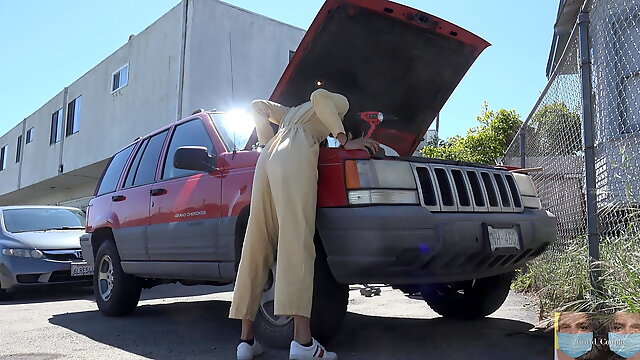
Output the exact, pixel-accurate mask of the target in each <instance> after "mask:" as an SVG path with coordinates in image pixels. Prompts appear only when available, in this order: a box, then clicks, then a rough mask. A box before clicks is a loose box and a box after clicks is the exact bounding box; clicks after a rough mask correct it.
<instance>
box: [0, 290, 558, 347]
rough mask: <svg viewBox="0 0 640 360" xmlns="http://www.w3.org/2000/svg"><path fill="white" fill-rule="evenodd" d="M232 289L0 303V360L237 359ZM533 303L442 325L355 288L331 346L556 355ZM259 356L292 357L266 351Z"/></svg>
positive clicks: (406, 301)
mask: <svg viewBox="0 0 640 360" xmlns="http://www.w3.org/2000/svg"><path fill="white" fill-rule="evenodd" d="M231 290H232V288H231V287H230V286H227V287H218V288H216V287H209V286H192V287H187V286H182V285H163V286H159V287H156V288H153V289H150V290H143V296H142V300H141V302H140V304H139V306H138V308H137V309H136V311H135V312H134V314H133V315H131V316H128V317H122V318H108V317H104V316H102V315H100V313H99V312H98V310H97V307H96V304H95V303H94V301H93V293H92V292H91V289H88V288H84V289H48V290H42V291H28V292H23V293H18V294H16V296H15V298H14V299H13V300H12V301H8V302H3V303H0V341H1V346H0V359H12V360H18V359H29V360H55V359H109V360H113V359H144V358H148V359H214V360H218V359H220V360H222V359H224V360H230V359H235V347H236V345H237V343H238V339H239V333H240V323H239V322H238V321H236V320H230V319H228V318H227V315H228V312H229V305H230V301H231V295H232V293H231ZM535 323H537V316H536V311H535V308H534V307H533V306H532V305H531V303H530V301H529V300H528V299H527V298H525V297H523V296H521V295H519V294H514V293H511V294H510V295H509V298H508V299H507V302H506V303H505V305H503V306H502V308H501V309H500V310H498V311H497V312H496V313H495V314H493V315H492V316H491V317H488V318H486V319H481V320H477V321H456V320H449V319H443V318H441V317H440V316H438V315H437V314H436V313H434V312H433V311H432V310H431V309H429V307H428V306H427V305H426V303H425V302H424V301H422V300H420V299H411V298H408V297H406V296H404V295H403V294H402V293H401V292H400V291H398V290H393V289H391V288H383V289H382V293H381V295H380V296H375V297H371V298H366V297H363V296H362V295H360V292H359V290H358V289H353V290H351V292H350V299H349V313H348V314H347V316H346V318H345V322H344V326H343V327H342V330H341V331H340V333H339V334H338V335H337V336H336V338H335V339H334V340H333V341H332V342H331V343H330V344H326V345H327V348H328V350H330V351H335V352H337V353H338V356H339V358H340V359H341V360H346V359H368V360H386V359H407V360H411V359H416V360H417V359H420V360H424V359H447V360H458V359H460V360H463V359H464V360H469V359H474V360H485V359H486V360H489V359H491V360H502V359H505V360H512V359H517V360H530V359H531V360H533V359H551V358H552V356H553V355H552V351H553V338H552V337H551V336H550V335H549V334H541V333H540V332H529V330H530V329H531V328H532V327H533V324H535ZM257 359H259V360H270V359H283V360H284V359H288V352H287V351H283V350H275V349H269V348H267V349H266V352H265V354H264V355H262V356H261V357H259V358H257Z"/></svg>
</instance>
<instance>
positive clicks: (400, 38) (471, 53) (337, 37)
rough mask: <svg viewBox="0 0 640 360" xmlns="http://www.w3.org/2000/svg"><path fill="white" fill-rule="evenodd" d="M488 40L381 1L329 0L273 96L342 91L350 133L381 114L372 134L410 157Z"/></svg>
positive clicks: (298, 97)
mask: <svg viewBox="0 0 640 360" xmlns="http://www.w3.org/2000/svg"><path fill="white" fill-rule="evenodd" d="M487 46H489V43H487V42H486V41H485V40H483V39H481V38H480V37H478V36H476V35H474V34H472V33H470V32H468V31H466V30H464V29H462V28H460V27H458V26H456V25H453V24H451V23H449V22H447V21H445V20H442V19H440V18H437V17H435V16H432V15H429V14H426V13H424V12H421V11H419V10H415V9H412V8H409V7H406V6H404V5H400V4H396V3H393V2H390V1H385V0H327V1H326V2H325V4H324V6H323V7H322V8H321V9H320V12H319V13H318V15H317V16H316V18H315V20H314V21H313V23H312V24H311V26H310V28H309V30H308V31H307V33H306V35H305V36H304V38H303V39H302V42H301V43H300V45H299V46H298V49H297V51H296V53H295V55H294V56H293V58H292V59H291V62H290V63H289V66H288V67H287V68H286V70H285V72H284V74H283V75H282V77H281V78H280V81H279V82H278V84H277V86H276V88H275V90H274V92H273V94H272V95H271V100H273V101H276V102H279V103H281V104H283V105H286V106H295V105H298V104H301V103H303V102H306V101H308V100H309V96H310V94H311V93H312V92H313V91H314V90H315V89H317V88H324V89H327V90H329V91H332V92H337V93H341V94H343V95H345V96H346V97H347V99H349V103H350V108H349V112H348V113H347V115H346V116H345V118H344V125H345V129H346V130H347V131H351V132H352V133H353V134H354V136H356V137H357V136H360V135H361V133H362V131H363V129H364V128H366V129H368V125H367V124H366V123H365V122H364V121H363V120H361V119H360V118H359V117H358V113H359V112H363V111H380V112H382V113H383V114H385V119H384V121H383V122H382V124H380V125H379V126H378V128H377V129H376V131H375V132H374V133H373V135H372V137H373V138H375V139H376V140H378V141H380V142H381V143H383V144H385V145H387V146H390V147H391V148H393V149H394V150H396V151H397V152H398V154H399V155H400V156H408V155H411V154H412V153H413V152H414V151H415V149H416V147H417V146H418V144H419V143H420V141H421V140H422V137H423V136H424V134H425V133H426V131H427V129H428V128H429V126H430V125H431V123H432V122H433V120H434V119H435V117H436V116H437V114H438V113H439V112H440V110H441V109H442V107H443V106H444V104H445V102H446V101H447V99H448V98H449V96H450V95H451V93H452V92H453V90H454V89H455V87H456V86H457V85H458V83H459V82H460V80H461V79H462V77H463V76H464V74H465V73H466V72H467V71H468V70H469V68H470V67H471V65H472V64H473V62H474V61H475V60H476V58H477V57H478V55H480V53H481V52H482V51H483V50H484V49H485V48H486V47H487Z"/></svg>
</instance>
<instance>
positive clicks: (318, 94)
mask: <svg viewBox="0 0 640 360" xmlns="http://www.w3.org/2000/svg"><path fill="white" fill-rule="evenodd" d="M311 105H312V106H313V110H314V111H315V112H316V115H318V118H319V119H320V121H321V122H322V123H323V124H324V126H326V127H327V129H329V132H330V133H331V134H332V135H333V136H334V137H337V136H338V134H340V133H342V134H343V135H344V134H345V131H344V126H343V125H342V118H343V117H344V114H346V113H347V111H348V110H349V102H348V101H347V98H346V97H344V96H342V95H340V94H334V93H330V92H328V91H327V90H325V89H318V90H316V91H314V92H313V93H312V94H311Z"/></svg>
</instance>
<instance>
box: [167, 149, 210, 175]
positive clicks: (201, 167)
mask: <svg viewBox="0 0 640 360" xmlns="http://www.w3.org/2000/svg"><path fill="white" fill-rule="evenodd" d="M216 164H217V161H216V156H215V155H213V156H212V155H209V151H208V150H207V148H206V147H204V146H181V147H179V148H178V149H177V150H176V153H175V155H174V157H173V167H175V168H176V169H184V170H195V171H205V172H211V171H216V170H218V168H217V167H216Z"/></svg>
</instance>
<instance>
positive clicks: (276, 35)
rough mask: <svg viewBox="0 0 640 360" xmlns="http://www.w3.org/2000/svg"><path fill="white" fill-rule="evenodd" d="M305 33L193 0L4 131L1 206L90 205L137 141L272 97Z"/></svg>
mask: <svg viewBox="0 0 640 360" xmlns="http://www.w3.org/2000/svg"><path fill="white" fill-rule="evenodd" d="M303 35H304V30H302V29H299V28H296V27H293V26H290V25H287V24H284V23H281V22H278V21H275V20H273V19H269V18H266V17H264V16H261V15H258V14H254V13H251V12H249V11H247V10H243V9H240V8H237V7H234V6H232V5H229V4H226V3H222V2H219V1H217V0H183V1H182V2H181V3H180V4H178V5H176V6H175V7H174V8H173V9H171V10H170V11H169V12H167V13H166V14H165V15H163V16H162V17H161V18H160V19H158V20H157V21H156V22H154V23H153V24H151V25H150V26H149V27H148V28H147V29H145V30H144V31H142V32H141V33H140V34H138V35H135V36H131V37H130V39H129V41H128V42H127V43H126V44H124V45H123V46H122V47H121V48H120V49H118V50H117V51H115V52H114V53H113V54H111V55H110V56H109V57H107V58H106V59H104V60H103V61H102V62H101V63H100V64H98V65H97V66H95V67H94V68H93V69H91V70H90V71H89V72H87V73H86V74H85V75H83V76H82V77H80V78H79V79H77V80H76V81H74V82H73V83H71V84H70V85H69V86H67V87H65V88H64V89H61V90H60V92H59V93H58V94H56V95H55V96H53V97H52V98H51V100H49V101H48V102H47V103H46V104H44V105H43V106H42V107H41V108H40V109H38V110H36V111H35V112H34V113H33V114H32V115H30V116H29V117H27V118H26V119H24V120H23V121H21V122H20V123H19V124H17V125H16V126H15V127H14V128H13V129H11V130H10V131H9V132H7V133H6V134H4V135H2V136H1V137H0V205H9V204H65V205H71V206H80V207H83V206H85V205H86V204H87V203H88V201H89V199H90V197H91V196H92V194H93V191H94V188H95V185H96V183H97V181H98V178H99V177H100V175H101V173H102V170H103V168H104V166H105V165H106V163H107V161H108V160H109V158H110V157H111V156H112V155H113V154H114V153H115V152H116V151H117V150H119V149H120V148H122V147H124V146H125V145H127V144H129V143H130V142H132V141H133V140H134V139H135V138H136V137H138V136H144V135H145V134H147V133H149V132H151V131H153V130H155V129H157V128H159V127H162V126H164V125H166V124H168V123H171V122H173V121H176V120H178V119H180V118H183V117H185V116H187V115H189V114H190V113H192V112H193V110H195V109H198V108H203V109H219V110H231V109H233V108H245V109H248V105H249V104H250V102H251V100H253V99H256V98H268V97H269V95H270V94H271V91H272V90H273V88H274V86H275V84H276V82H277V81H278V79H279V78H280V75H281V74H282V72H283V71H284V69H285V67H286V65H287V63H288V61H289V58H290V56H291V53H292V52H293V51H295V50H296V48H297V46H298V44H299V42H300V40H301V39H302V37H303ZM20 96H25V95H24V94H23V95H20Z"/></svg>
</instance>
